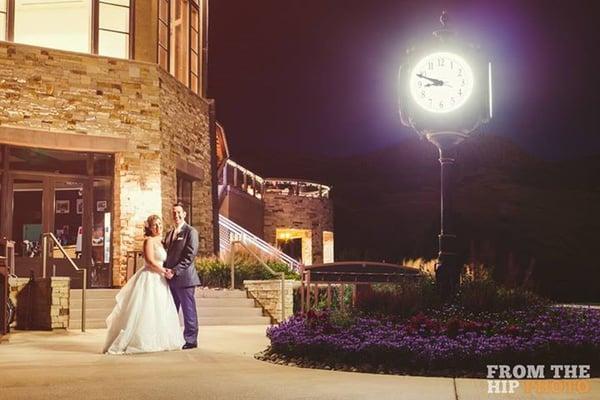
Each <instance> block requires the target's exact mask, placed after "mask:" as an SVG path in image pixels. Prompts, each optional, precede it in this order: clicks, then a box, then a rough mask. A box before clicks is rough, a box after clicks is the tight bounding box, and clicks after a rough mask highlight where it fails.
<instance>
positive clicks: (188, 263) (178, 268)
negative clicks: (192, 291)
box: [164, 223, 200, 288]
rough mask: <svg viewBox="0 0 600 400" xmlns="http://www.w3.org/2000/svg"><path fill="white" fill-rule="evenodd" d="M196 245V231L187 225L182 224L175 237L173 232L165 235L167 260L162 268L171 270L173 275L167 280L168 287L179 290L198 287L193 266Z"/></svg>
mask: <svg viewBox="0 0 600 400" xmlns="http://www.w3.org/2000/svg"><path fill="white" fill-rule="evenodd" d="M198 245H199V238H198V231H197V230H196V229H194V227H192V226H190V225H188V224H185V223H184V224H183V226H182V227H181V231H179V233H178V234H177V236H176V237H173V230H170V231H169V232H168V233H167V236H166V238H165V247H166V249H167V259H166V260H165V263H164V267H165V268H171V269H172V270H173V273H174V274H175V276H173V278H172V279H170V280H169V285H171V286H173V287H179V288H182V287H192V286H199V285H200V278H198V272H196V265H195V260H196V254H197V253H198Z"/></svg>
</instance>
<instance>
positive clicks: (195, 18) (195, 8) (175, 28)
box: [157, 0, 203, 93]
mask: <svg viewBox="0 0 600 400" xmlns="http://www.w3.org/2000/svg"><path fill="white" fill-rule="evenodd" d="M158 2H159V3H158V4H159V9H158V60H157V61H158V64H159V65H160V66H161V67H163V68H164V69H165V70H167V71H169V72H170V73H171V75H173V76H174V77H175V78H177V80H178V81H180V82H182V83H183V84H185V85H186V86H187V87H189V88H190V89H192V90H193V91H194V92H195V93H201V90H202V40H203V36H202V30H203V25H202V23H203V19H202V12H203V9H202V7H201V4H202V3H201V2H200V0H158Z"/></svg>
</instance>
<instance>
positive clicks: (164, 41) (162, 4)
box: [158, 0, 170, 71]
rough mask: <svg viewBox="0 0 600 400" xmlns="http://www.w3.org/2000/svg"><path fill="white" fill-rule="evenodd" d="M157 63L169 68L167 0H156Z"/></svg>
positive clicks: (166, 68) (166, 69) (165, 68)
mask: <svg viewBox="0 0 600 400" xmlns="http://www.w3.org/2000/svg"><path fill="white" fill-rule="evenodd" d="M158 2H159V7H158V65H160V66H161V67H163V69H164V70H165V71H168V70H169V21H170V17H169V0H158Z"/></svg>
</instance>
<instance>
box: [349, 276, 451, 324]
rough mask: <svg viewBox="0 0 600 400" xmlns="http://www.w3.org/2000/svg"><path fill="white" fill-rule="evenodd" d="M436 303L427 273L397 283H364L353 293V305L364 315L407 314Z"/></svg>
mask: <svg viewBox="0 0 600 400" xmlns="http://www.w3.org/2000/svg"><path fill="white" fill-rule="evenodd" d="M440 304H441V299H440V296H439V294H438V292H437V291H436V289H435V282H434V280H433V278H431V277H427V276H424V277H422V278H420V279H416V280H412V279H411V280H406V281H402V282H399V283H397V284H374V285H372V286H371V287H368V286H366V287H364V288H361V290H359V292H358V296H357V308H358V309H359V310H360V311H361V312H363V313H365V314H367V315H390V316H397V317H408V316H411V315H414V314H416V313H418V312H420V311H424V310H427V309H429V308H433V307H436V306H439V305H440Z"/></svg>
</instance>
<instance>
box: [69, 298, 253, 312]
mask: <svg viewBox="0 0 600 400" xmlns="http://www.w3.org/2000/svg"><path fill="white" fill-rule="evenodd" d="M85 301H86V306H87V309H88V310H89V309H92V308H108V309H111V310H112V308H113V307H114V306H115V304H116V301H115V299H102V298H100V299H89V298H88V299H86V300H85ZM196 307H198V308H199V309H200V308H203V307H223V308H230V307H254V300H252V299H248V298H245V299H244V298H238V297H231V298H228V297H222V298H219V297H200V298H196ZM69 308H70V309H71V310H77V309H79V310H81V298H79V299H73V298H72V299H71V301H70V302H69Z"/></svg>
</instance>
